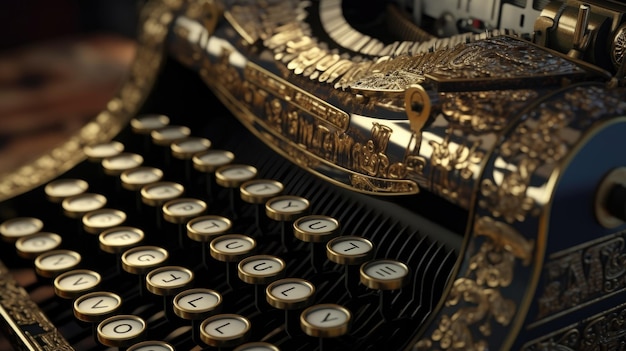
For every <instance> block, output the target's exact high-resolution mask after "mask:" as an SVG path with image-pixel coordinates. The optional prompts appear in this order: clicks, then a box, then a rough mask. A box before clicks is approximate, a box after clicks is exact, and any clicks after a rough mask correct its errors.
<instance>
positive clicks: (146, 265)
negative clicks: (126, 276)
mask: <svg viewBox="0 0 626 351" xmlns="http://www.w3.org/2000/svg"><path fill="white" fill-rule="evenodd" d="M168 257H169V253H168V252H167V250H165V249H163V248H160V247H158V246H138V247H134V248H132V249H128V250H127V251H125V252H124V254H122V268H124V270H125V271H126V272H128V273H132V274H144V273H147V272H148V271H150V270H152V269H153V268H155V267H158V266H160V265H162V264H163V263H165V262H166V261H167V259H168Z"/></svg>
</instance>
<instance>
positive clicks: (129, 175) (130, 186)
mask: <svg viewBox="0 0 626 351" xmlns="http://www.w3.org/2000/svg"><path fill="white" fill-rule="evenodd" d="M140 172H144V173H151V174H152V175H153V176H154V177H153V178H152V179H149V180H144V181H138V180H137V179H135V178H133V174H136V173H140ZM161 179H163V171H162V170H160V169H158V168H155V167H146V166H142V167H136V168H133V169H127V170H125V171H124V172H122V174H120V181H121V182H122V187H123V188H124V189H126V190H131V191H137V190H141V188H142V187H144V186H146V185H148V184H152V183H156V182H159V181H161Z"/></svg>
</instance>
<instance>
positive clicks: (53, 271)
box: [35, 250, 81, 278]
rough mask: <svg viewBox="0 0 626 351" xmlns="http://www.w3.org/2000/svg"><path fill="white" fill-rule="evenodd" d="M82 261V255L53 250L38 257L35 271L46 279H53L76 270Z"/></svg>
mask: <svg viewBox="0 0 626 351" xmlns="http://www.w3.org/2000/svg"><path fill="white" fill-rule="evenodd" d="M80 261H81V257H80V254H79V253H78V252H76V251H71V250H52V251H48V252H45V253H42V254H41V255H39V256H37V258H36V259H35V271H36V272H37V274H39V275H40V276H42V277H44V278H53V277H55V276H57V275H58V274H60V273H63V272H65V271H68V270H70V269H74V268H75V267H76V266H78V264H79V263H80Z"/></svg>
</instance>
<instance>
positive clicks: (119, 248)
mask: <svg viewBox="0 0 626 351" xmlns="http://www.w3.org/2000/svg"><path fill="white" fill-rule="evenodd" d="M121 232H131V233H133V234H134V235H135V238H134V240H133V241H131V242H129V243H128V244H124V245H119V244H115V243H114V242H111V241H110V240H108V239H107V237H109V236H110V235H113V234H115V233H121ZM144 238H145V234H144V232H143V230H141V229H139V228H135V227H128V226H123V227H114V228H110V229H107V230H105V231H103V232H102V233H100V235H99V236H98V242H99V243H100V249H101V250H102V251H104V252H108V253H112V254H116V253H120V252H123V251H124V250H126V249H128V248H130V247H133V246H135V245H137V244H138V243H140V242H141V241H143V239H144Z"/></svg>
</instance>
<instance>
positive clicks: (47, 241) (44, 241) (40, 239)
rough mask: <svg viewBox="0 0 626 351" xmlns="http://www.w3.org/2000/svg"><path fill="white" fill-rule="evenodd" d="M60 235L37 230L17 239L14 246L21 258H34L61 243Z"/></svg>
mask: <svg viewBox="0 0 626 351" xmlns="http://www.w3.org/2000/svg"><path fill="white" fill-rule="evenodd" d="M61 241H62V239H61V236H60V235H58V234H54V233H45V232H39V233H36V234H33V235H30V236H26V237H22V238H19V239H17V241H16V242H15V248H16V249H17V254H18V255H20V257H23V258H28V259H30V258H35V257H37V256H39V255H40V254H42V253H44V252H46V251H50V250H54V249H56V248H58V247H59V245H61Z"/></svg>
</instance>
